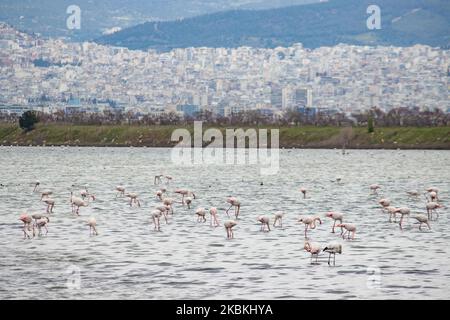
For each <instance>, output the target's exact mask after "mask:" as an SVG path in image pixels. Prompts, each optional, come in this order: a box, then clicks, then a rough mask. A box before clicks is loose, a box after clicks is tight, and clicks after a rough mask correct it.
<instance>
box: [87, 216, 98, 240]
mask: <svg viewBox="0 0 450 320" xmlns="http://www.w3.org/2000/svg"><path fill="white" fill-rule="evenodd" d="M87 224H88V226H89V235H90V236H94V235H95V236H97V235H98V232H97V220H95V218H94V217H90V218H89V220H88V221H87Z"/></svg>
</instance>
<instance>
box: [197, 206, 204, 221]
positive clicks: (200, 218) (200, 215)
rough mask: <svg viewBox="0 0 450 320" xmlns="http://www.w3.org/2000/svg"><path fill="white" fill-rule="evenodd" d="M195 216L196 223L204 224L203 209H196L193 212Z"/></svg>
mask: <svg viewBox="0 0 450 320" xmlns="http://www.w3.org/2000/svg"><path fill="white" fill-rule="evenodd" d="M195 214H196V215H197V222H206V217H205V215H206V210H205V208H198V209H197V210H195Z"/></svg>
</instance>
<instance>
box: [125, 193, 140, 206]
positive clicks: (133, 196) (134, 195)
mask: <svg viewBox="0 0 450 320" xmlns="http://www.w3.org/2000/svg"><path fill="white" fill-rule="evenodd" d="M126 196H127V197H128V198H130V207H132V206H133V203H135V204H137V205H138V207H140V206H141V202H140V201H139V199H138V194H137V193H134V192H130V193H127V194H126Z"/></svg>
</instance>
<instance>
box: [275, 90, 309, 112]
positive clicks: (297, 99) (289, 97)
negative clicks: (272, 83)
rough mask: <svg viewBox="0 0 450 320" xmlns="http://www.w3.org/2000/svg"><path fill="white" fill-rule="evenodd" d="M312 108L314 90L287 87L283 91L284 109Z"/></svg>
mask: <svg viewBox="0 0 450 320" xmlns="http://www.w3.org/2000/svg"><path fill="white" fill-rule="evenodd" d="M301 107H304V108H305V107H306V108H312V90H311V89H308V88H292V87H286V88H283V91H282V108H283V109H296V108H301Z"/></svg>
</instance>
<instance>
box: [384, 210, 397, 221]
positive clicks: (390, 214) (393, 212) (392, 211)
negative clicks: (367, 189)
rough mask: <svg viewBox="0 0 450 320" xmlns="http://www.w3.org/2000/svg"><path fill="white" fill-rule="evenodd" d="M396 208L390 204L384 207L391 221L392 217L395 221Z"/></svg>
mask: <svg viewBox="0 0 450 320" xmlns="http://www.w3.org/2000/svg"><path fill="white" fill-rule="evenodd" d="M397 210H398V208H396V207H392V206H388V207H386V211H387V212H388V213H389V222H392V217H394V222H397V215H396V214H397V212H398V211H397Z"/></svg>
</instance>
